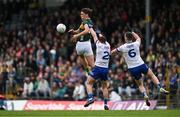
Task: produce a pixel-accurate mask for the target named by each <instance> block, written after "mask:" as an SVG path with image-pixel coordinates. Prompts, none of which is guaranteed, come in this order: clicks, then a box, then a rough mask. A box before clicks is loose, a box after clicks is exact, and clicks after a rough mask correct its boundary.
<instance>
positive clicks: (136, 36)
mask: <svg viewBox="0 0 180 117" xmlns="http://www.w3.org/2000/svg"><path fill="white" fill-rule="evenodd" d="M132 35H133V37H134V38H135V39H136V41H139V42H141V38H140V37H139V35H138V34H136V33H135V32H132Z"/></svg>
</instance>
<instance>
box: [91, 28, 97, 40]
mask: <svg viewBox="0 0 180 117" xmlns="http://www.w3.org/2000/svg"><path fill="white" fill-rule="evenodd" d="M90 32H91V35H92V37H93V39H94V42H96V41H97V40H98V38H97V35H96V32H95V31H94V29H93V28H90Z"/></svg>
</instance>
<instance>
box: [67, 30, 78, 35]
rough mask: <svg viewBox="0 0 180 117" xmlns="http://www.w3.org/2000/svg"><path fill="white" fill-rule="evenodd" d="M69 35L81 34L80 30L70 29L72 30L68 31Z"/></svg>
mask: <svg viewBox="0 0 180 117" xmlns="http://www.w3.org/2000/svg"><path fill="white" fill-rule="evenodd" d="M68 33H72V34H77V33H79V29H77V30H74V29H70V30H69V31H68Z"/></svg>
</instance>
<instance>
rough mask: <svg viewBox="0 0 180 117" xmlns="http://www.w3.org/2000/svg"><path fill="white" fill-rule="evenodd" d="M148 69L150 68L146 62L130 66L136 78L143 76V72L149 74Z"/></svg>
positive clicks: (130, 70)
mask: <svg viewBox="0 0 180 117" xmlns="http://www.w3.org/2000/svg"><path fill="white" fill-rule="evenodd" d="M148 69H149V68H148V66H147V65H146V64H142V65H140V66H137V67H134V68H129V69H128V71H129V72H130V73H131V75H132V76H134V78H135V79H136V80H139V79H140V78H141V74H142V73H143V74H147V72H148Z"/></svg>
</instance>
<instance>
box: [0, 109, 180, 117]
mask: <svg viewBox="0 0 180 117" xmlns="http://www.w3.org/2000/svg"><path fill="white" fill-rule="evenodd" d="M0 117H180V109H179V110H150V111H88V110H86V111H84V110H80V111H71V110H69V111H0Z"/></svg>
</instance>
